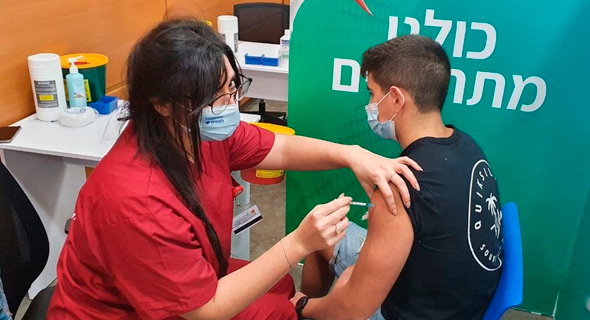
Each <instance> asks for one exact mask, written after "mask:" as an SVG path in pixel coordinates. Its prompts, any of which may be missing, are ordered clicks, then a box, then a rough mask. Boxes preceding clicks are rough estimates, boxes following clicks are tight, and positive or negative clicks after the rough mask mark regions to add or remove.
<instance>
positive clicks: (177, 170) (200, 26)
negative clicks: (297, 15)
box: [127, 19, 239, 276]
mask: <svg viewBox="0 0 590 320" xmlns="http://www.w3.org/2000/svg"><path fill="white" fill-rule="evenodd" d="M224 56H225V57H227V58H228V60H229V61H230V64H231V65H232V67H233V69H234V71H235V72H236V74H238V67H237V63H236V61H235V57H234V55H233V53H232V51H231V49H230V48H229V47H228V46H227V45H225V43H223V42H222V41H221V40H220V39H219V37H218V35H217V34H216V33H215V32H214V31H213V30H212V29H211V28H210V27H208V26H207V25H206V24H205V23H203V22H201V21H198V20H193V19H176V20H170V21H165V22H162V23H160V24H159V25H158V26H157V27H155V28H154V29H153V30H152V31H150V32H149V33H148V34H147V35H145V36H144V37H143V38H142V39H141V40H140V41H139V42H138V43H137V44H136V45H135V48H134V49H133V51H132V52H131V55H130V57H129V61H128V70H127V83H128V90H129V111H130V112H129V119H130V120H132V122H133V127H134V128H135V133H136V135H137V140H138V144H139V152H140V153H141V154H142V155H144V156H145V155H147V156H148V157H150V158H151V159H152V160H153V161H154V162H155V163H156V164H157V165H159V166H160V167H161V168H162V170H163V171H164V174H165V175H166V177H167V178H168V180H169V181H170V182H171V183H172V185H173V186H174V188H175V189H176V191H177V192H178V194H179V196H180V198H181V199H182V200H183V201H184V203H185V205H186V206H187V207H188V209H189V210H190V211H191V212H193V213H194V214H195V216H197V217H198V218H199V219H200V220H201V221H202V222H203V224H204V225H205V227H206V230H207V237H208V238H209V241H210V242H211V245H212V246H213V250H214V251H215V255H216V257H217V260H218V262H219V266H220V268H219V270H220V276H223V275H225V274H226V273H227V259H225V257H224V255H223V252H222V249H221V245H220V242H219V237H218V236H217V233H216V231H215V229H214V228H213V225H212V224H211V222H210V221H209V219H208V218H207V216H206V215H205V212H204V211H203V208H202V207H201V204H200V202H199V199H198V197H197V195H196V191H195V190H196V185H195V181H194V179H193V178H192V177H193V175H192V173H194V172H193V171H194V170H198V171H199V172H202V168H203V166H207V163H202V162H201V161H200V159H201V152H200V151H201V149H200V145H201V139H200V135H199V132H200V129H199V121H198V120H199V118H200V116H201V113H202V110H203V108H204V107H205V106H206V105H207V104H208V103H210V102H211V101H212V100H213V99H214V98H215V96H216V94H217V92H218V91H219V90H220V89H221V88H222V87H223V84H224V83H226V80H227V73H226V70H225V63H224ZM237 78H239V77H237ZM235 80H236V81H239V79H235ZM236 84H237V85H239V83H236ZM170 128H173V130H170ZM186 128H190V131H189V134H188V136H189V139H186V140H185V139H183V137H184V136H185V135H186V132H187V130H186ZM187 149H189V150H193V153H192V154H193V155H194V164H193V162H191V155H190V154H189V153H187V152H186V151H185V150H187Z"/></svg>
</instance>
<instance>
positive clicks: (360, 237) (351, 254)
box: [330, 222, 385, 320]
mask: <svg viewBox="0 0 590 320" xmlns="http://www.w3.org/2000/svg"><path fill="white" fill-rule="evenodd" d="M366 238H367V229H365V228H362V227H359V226H358V225H357V224H355V223H354V222H351V223H350V226H349V227H348V229H346V236H345V237H344V239H342V240H341V241H340V242H338V243H337V244H336V245H335V246H334V256H333V257H332V259H331V260H330V269H332V271H333V272H334V274H335V275H336V276H337V277H340V275H341V274H342V272H344V270H346V268H348V267H350V266H352V265H353V264H355V263H356V260H357V259H358V256H359V254H360V252H361V249H362V247H363V245H364V244H365V239H366ZM369 320H385V319H384V318H383V315H381V309H379V310H377V311H376V312H375V313H374V314H373V315H372V316H371V318H369Z"/></svg>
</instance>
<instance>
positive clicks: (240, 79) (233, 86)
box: [206, 74, 252, 114]
mask: <svg viewBox="0 0 590 320" xmlns="http://www.w3.org/2000/svg"><path fill="white" fill-rule="evenodd" d="M250 84H252V78H248V77H246V76H244V75H241V74H240V75H237V76H236V77H235V78H234V80H232V82H231V83H230V85H229V90H230V91H231V92H228V93H224V94H221V95H219V96H217V97H216V98H215V99H213V100H212V101H211V102H210V103H208V104H207V107H208V108H211V112H213V114H220V113H222V112H223V111H225V109H226V108H227V106H228V105H229V104H231V103H232V102H233V101H236V102H240V101H242V99H244V97H245V96H246V94H248V90H249V89H250ZM232 90H233V91H232ZM207 107H206V108H207Z"/></svg>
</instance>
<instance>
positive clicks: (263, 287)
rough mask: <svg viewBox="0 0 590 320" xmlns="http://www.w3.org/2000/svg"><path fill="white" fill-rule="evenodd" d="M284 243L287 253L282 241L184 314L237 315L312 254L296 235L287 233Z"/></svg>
mask: <svg viewBox="0 0 590 320" xmlns="http://www.w3.org/2000/svg"><path fill="white" fill-rule="evenodd" d="M283 244H284V247H285V252H283V248H282V246H281V243H280V242H279V243H277V244H275V245H274V246H273V247H272V248H271V249H270V250H268V251H266V252H265V253H264V254H263V255H261V256H260V257H259V258H258V259H256V260H254V261H252V262H251V263H250V264H248V265H247V266H245V267H243V268H241V269H239V270H237V271H235V272H232V273H230V274H228V275H226V276H225V277H223V278H221V279H220V280H219V283H218V285H217V291H216V293H215V296H214V297H213V299H211V301H209V302H208V303H207V304H205V305H204V306H202V307H201V308H199V309H197V310H195V311H192V312H189V313H187V314H184V315H183V316H182V317H183V318H185V319H195V320H196V319H199V320H208V319H215V320H222V319H231V318H232V317H234V316H235V315H236V314H238V313H239V312H240V311H242V310H243V309H245V308H246V307H247V306H248V305H250V304H251V303H252V302H254V301H255V300H256V299H258V298H259V297H261V296H262V295H263V294H265V293H266V292H268V290H270V289H271V288H272V287H273V286H274V285H275V284H276V283H277V282H278V281H279V280H280V279H281V278H282V277H284V276H285V275H286V274H287V273H288V272H289V270H291V267H290V265H289V263H291V264H293V265H294V264H295V263H297V262H298V261H300V260H301V259H303V258H304V257H305V256H307V255H308V254H309V253H310V252H308V251H307V250H306V249H305V248H304V247H303V246H301V245H300V244H299V243H298V242H297V241H296V240H295V238H294V236H293V234H289V235H287V236H286V237H285V238H284V239H283ZM285 255H286V256H287V257H288V259H289V260H288V261H287V258H286V257H285Z"/></svg>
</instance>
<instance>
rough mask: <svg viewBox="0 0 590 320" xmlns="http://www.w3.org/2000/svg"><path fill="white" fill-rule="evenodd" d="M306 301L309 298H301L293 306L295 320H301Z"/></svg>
mask: <svg viewBox="0 0 590 320" xmlns="http://www.w3.org/2000/svg"><path fill="white" fill-rule="evenodd" d="M307 301H309V297H308V296H303V297H301V298H299V300H297V303H296V304H295V311H297V319H299V320H301V319H303V308H305V306H306V305H307Z"/></svg>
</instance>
